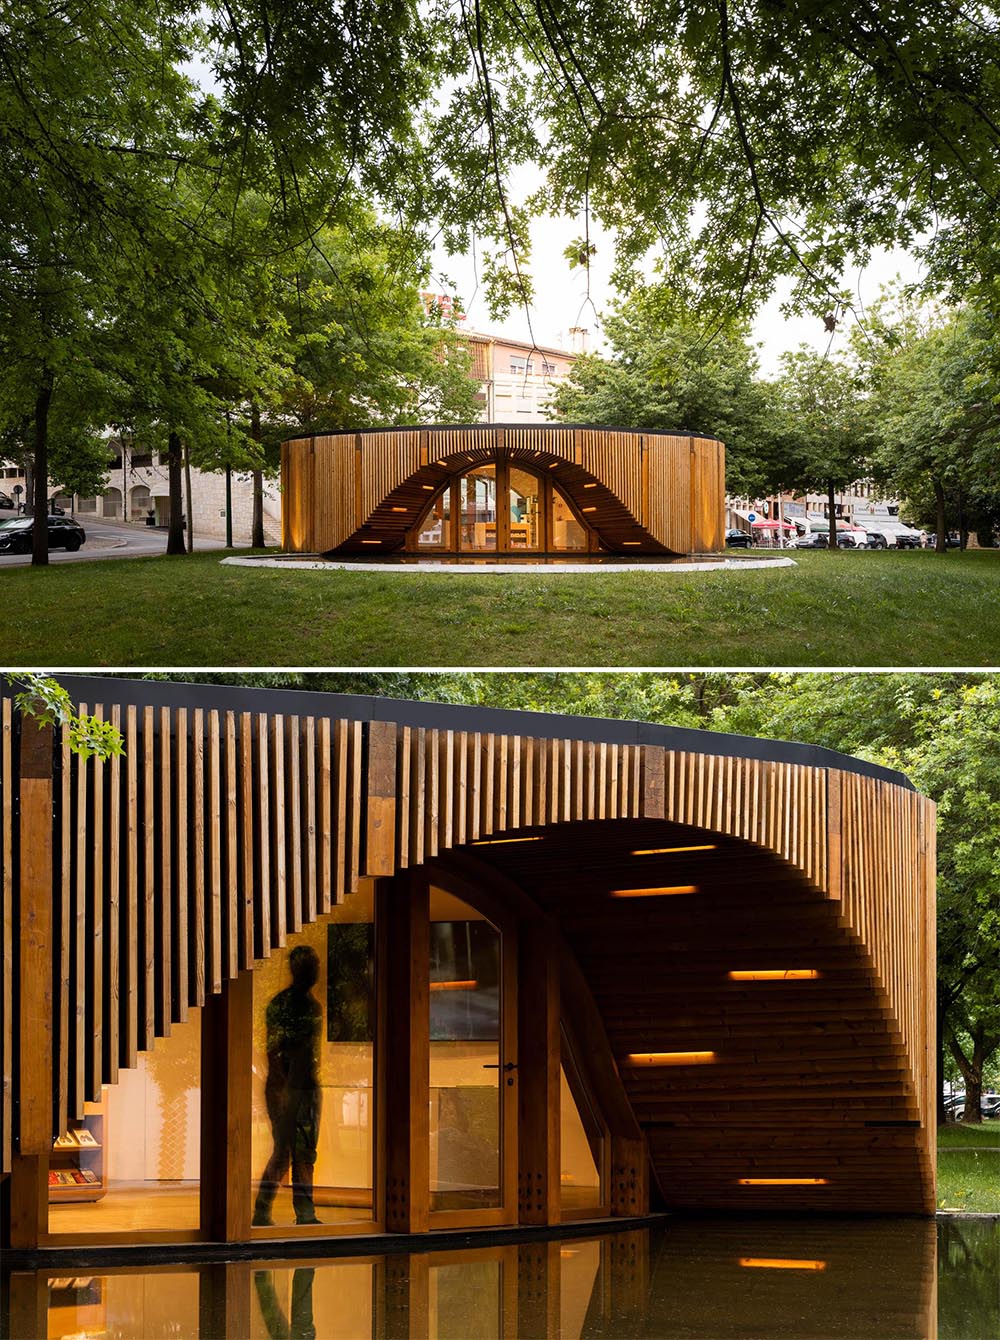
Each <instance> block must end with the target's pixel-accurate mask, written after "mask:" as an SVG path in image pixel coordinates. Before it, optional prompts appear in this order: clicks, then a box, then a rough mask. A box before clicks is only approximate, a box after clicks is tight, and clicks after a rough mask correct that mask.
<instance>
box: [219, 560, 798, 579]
mask: <svg viewBox="0 0 1000 1340" xmlns="http://www.w3.org/2000/svg"><path fill="white" fill-rule="evenodd" d="M221 561H222V562H223V563H224V564H228V565H229V566H231V567H234V568H280V569H282V570H284V571H287V570H289V569H291V570H292V571H293V572H329V571H330V570H331V569H334V570H335V571H339V572H380V573H382V574H383V576H384V575H385V574H387V573H398V574H401V575H405V574H407V573H418V574H420V575H421V576H424V575H426V574H427V573H430V574H431V575H432V576H438V577H440V576H449V577H450V576H452V575H456V576H473V577H482V576H485V575H492V574H493V573H496V574H497V575H498V576H500V575H503V576H507V575H508V574H510V573H518V574H524V573H527V574H529V575H531V576H534V577H538V576H557V575H561V574H562V573H567V574H570V573H571V574H574V575H575V574H578V573H591V574H593V573H595V572H657V573H674V572H676V573H685V572H733V571H737V570H738V571H746V570H747V569H749V568H795V567H798V564H797V563H796V562H795V559H794V558H724V559H720V560H717V561H715V562H711V561H709V562H704V563H701V562H697V561H695V562H692V563H662V564H655V563H609V564H606V565H605V564H600V563H349V562H342V561H340V560H338V559H325V558H321V559H313V558H224V559H222V560H221Z"/></svg>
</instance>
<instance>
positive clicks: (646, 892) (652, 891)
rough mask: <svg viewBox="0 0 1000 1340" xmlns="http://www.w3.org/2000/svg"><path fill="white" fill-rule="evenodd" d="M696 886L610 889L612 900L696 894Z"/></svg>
mask: <svg viewBox="0 0 1000 1340" xmlns="http://www.w3.org/2000/svg"><path fill="white" fill-rule="evenodd" d="M697 892H698V885H697V884H664V885H660V886H658V887H655V888H649V889H612V890H611V897H612V898H667V897H670V896H671V895H673V894H677V893H697Z"/></svg>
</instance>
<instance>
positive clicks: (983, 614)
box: [0, 550, 1000, 667]
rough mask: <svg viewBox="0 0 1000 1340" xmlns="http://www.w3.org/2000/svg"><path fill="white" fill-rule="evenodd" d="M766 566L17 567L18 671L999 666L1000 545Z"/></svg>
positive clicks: (802, 558) (211, 560)
mask: <svg viewBox="0 0 1000 1340" xmlns="http://www.w3.org/2000/svg"><path fill="white" fill-rule="evenodd" d="M795 558H796V562H797V563H798V566H797V567H795V568H782V569H775V570H773V571H770V572H768V571H746V572H739V571H731V572H725V573H723V572H697V573H687V574H679V573H677V572H670V571H656V570H654V569H649V570H645V571H641V572H615V571H612V570H608V569H601V570H595V571H594V572H593V573H587V574H582V575H559V574H553V573H551V572H544V571H535V572H532V571H525V572H524V573H523V574H521V573H518V574H515V575H496V576H489V575H482V576H480V575H478V574H477V575H475V576H468V575H465V574H460V575H448V574H441V575H437V574H412V573H410V574H408V573H400V572H397V571H394V572H387V573H385V574H382V573H372V572H350V571H347V572H345V571H340V570H336V569H334V570H331V571H330V572H294V571H278V570H274V569H252V568H231V567H230V568H227V567H222V566H221V565H220V562H219V555H218V554H217V553H216V554H196V555H193V556H192V557H184V558H147V559H129V560H124V559H113V560H107V561H94V562H87V563H61V564H53V565H52V566H51V567H49V568H45V569H31V568H23V567H21V568H13V567H11V568H8V569H7V570H6V571H3V560H2V559H0V572H2V577H3V591H4V595H5V600H4V630H3V651H2V653H0V662H2V663H3V664H4V665H8V666H18V665H20V666H34V665H45V666H53V667H58V666H94V667H98V666H123V667H124V666H160V665H173V666H188V665H190V666H199V665H201V666H205V665H234V666H240V665H247V666H249V665H255V666H267V665H275V666H281V665H296V666H301V665H317V666H320V665H322V666H442V667H443V666H461V665H475V666H506V665H516V666H552V665H564V666H618V665H620V666H628V665H702V666H761V667H765V666H832V665H859V666H865V665H869V666H874V665H886V666H898V665H907V666H936V665H943V666H980V665H981V666H989V665H996V664H998V663H1000V552H997V551H976V552H970V553H966V554H959V553H957V552H952V553H949V554H947V555H944V556H939V555H936V554H933V553H924V552H915V551H914V552H904V553H896V552H895V551H891V550H889V551H885V552H881V551H875V552H873V553H859V554H851V553H837V554H829V553H823V552H818V553H805V552H801V551H799V552H798V553H796V555H795Z"/></svg>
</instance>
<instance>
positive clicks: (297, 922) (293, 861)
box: [285, 717, 303, 934]
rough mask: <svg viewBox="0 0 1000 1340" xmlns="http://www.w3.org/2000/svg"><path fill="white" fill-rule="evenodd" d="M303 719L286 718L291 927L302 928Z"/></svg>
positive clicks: (286, 787)
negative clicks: (301, 726)
mask: <svg viewBox="0 0 1000 1340" xmlns="http://www.w3.org/2000/svg"><path fill="white" fill-rule="evenodd" d="M299 731H300V722H299V718H298V717H286V718H285V824H286V831H287V833H288V841H287V847H286V852H287V857H286V859H287V863H288V880H287V884H286V887H287V893H288V931H289V934H293V933H294V932H296V931H298V930H301V928H302V911H303V906H302V785H301V782H302V778H301V748H300V744H301V741H300V735H299Z"/></svg>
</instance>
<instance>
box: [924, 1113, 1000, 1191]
mask: <svg viewBox="0 0 1000 1340" xmlns="http://www.w3.org/2000/svg"><path fill="white" fill-rule="evenodd" d="M937 1162H938V1208H939V1209H943V1210H974V1211H979V1212H982V1213H993V1214H1000V1121H984V1122H983V1124H982V1125H981V1126H978V1127H977V1126H966V1125H964V1124H963V1123H962V1122H958V1123H956V1124H955V1125H954V1126H942V1127H940V1128H939V1130H938V1161H937Z"/></svg>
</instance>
